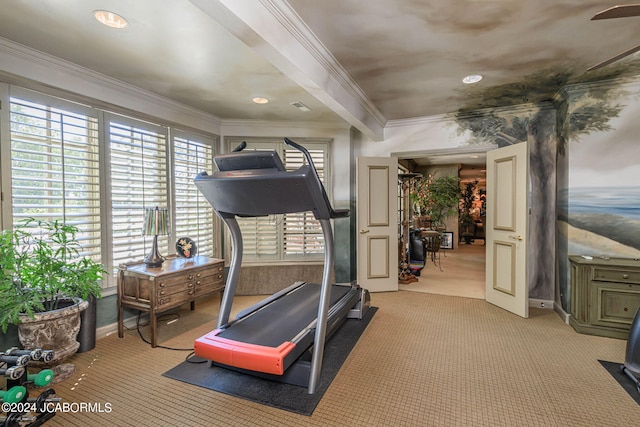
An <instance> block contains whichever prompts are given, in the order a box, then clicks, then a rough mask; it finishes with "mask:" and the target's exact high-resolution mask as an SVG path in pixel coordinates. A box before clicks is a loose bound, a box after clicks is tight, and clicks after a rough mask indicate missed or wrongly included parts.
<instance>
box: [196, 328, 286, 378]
mask: <svg viewBox="0 0 640 427" xmlns="http://www.w3.org/2000/svg"><path fill="white" fill-rule="evenodd" d="M220 332H222V330H221V329H215V330H213V331H211V332H209V333H208V334H206V335H203V336H201V337H200V338H198V339H196V341H195V343H194V346H193V351H194V353H195V355H196V356H199V357H202V358H204V359H208V360H211V361H214V362H217V363H222V364H224V365H229V366H233V367H236V368H241V369H248V370H250V371H257V372H264V373H266V374H274V375H282V374H284V358H285V357H286V356H287V355H288V354H289V353H290V352H291V350H293V349H294V348H295V346H296V345H295V344H294V343H292V342H289V341H286V342H283V343H282V344H280V345H279V346H278V347H267V346H263V345H257V344H248V343H244V342H240V341H234V340H230V339H227V338H222V337H219V336H218V334H219V333H220Z"/></svg>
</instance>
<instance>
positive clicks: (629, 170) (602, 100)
mask: <svg viewBox="0 0 640 427" xmlns="http://www.w3.org/2000/svg"><path fill="white" fill-rule="evenodd" d="M639 97H640V82H639V81H632V82H629V81H612V82H609V83H608V84H606V85H602V84H600V85H576V86H572V87H570V88H567V91H566V93H565V94H564V97H563V105H562V107H561V108H563V109H564V110H566V114H565V116H566V119H565V120H564V121H563V122H561V126H560V127H559V138H558V141H559V144H560V145H559V148H558V172H559V175H560V178H559V180H558V220H557V224H558V226H557V229H558V240H559V244H558V252H559V257H558V258H559V268H558V269H559V272H558V273H559V274H558V280H559V296H560V299H561V302H562V307H563V309H564V310H565V311H566V312H570V309H571V307H570V293H571V286H570V284H571V283H570V282H571V277H570V266H569V262H568V256H569V255H588V256H593V257H601V256H604V257H624V258H640V208H639V207H638V206H639V205H638V200H639V199H640V164H639V162H638V159H640V145H639V144H638V141H637V135H639V134H640V121H638V117H639V116H640V103H639V102H638V99H639Z"/></svg>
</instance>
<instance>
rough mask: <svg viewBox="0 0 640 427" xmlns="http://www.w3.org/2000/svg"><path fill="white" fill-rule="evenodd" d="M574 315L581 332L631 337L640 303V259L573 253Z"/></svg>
mask: <svg viewBox="0 0 640 427" xmlns="http://www.w3.org/2000/svg"><path fill="white" fill-rule="evenodd" d="M569 261H570V262H571V316H570V317H569V324H570V325H571V326H573V328H574V329H575V330H576V331H577V332H580V333H584V334H590V335H601V336H605V337H610V338H621V339H627V337H628V336H629V329H630V328H631V322H632V321H633V318H634V316H635V314H636V311H637V310H638V307H640V260H637V259H632V258H599V257H593V258H592V259H585V258H583V257H581V256H570V257H569Z"/></svg>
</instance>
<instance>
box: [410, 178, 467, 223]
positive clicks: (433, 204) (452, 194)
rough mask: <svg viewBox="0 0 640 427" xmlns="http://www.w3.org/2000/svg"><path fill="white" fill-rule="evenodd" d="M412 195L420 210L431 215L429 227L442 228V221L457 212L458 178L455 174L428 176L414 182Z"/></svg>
mask: <svg viewBox="0 0 640 427" xmlns="http://www.w3.org/2000/svg"><path fill="white" fill-rule="evenodd" d="M412 196H413V199H414V202H415V203H416V204H417V205H418V206H419V209H420V211H421V212H424V213H426V214H427V215H429V216H430V217H431V227H432V228H434V229H437V228H444V226H445V224H444V221H445V220H446V219H447V218H448V217H450V216H452V215H454V214H455V213H456V212H457V209H458V203H459V201H460V196H461V192H460V180H459V178H458V177H455V176H441V177H438V178H435V179H434V178H433V177H431V176H429V177H428V178H426V179H425V178H423V179H421V180H419V181H418V182H417V183H416V185H415V188H414V192H413V194H412Z"/></svg>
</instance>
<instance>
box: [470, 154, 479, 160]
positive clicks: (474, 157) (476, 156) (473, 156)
mask: <svg viewBox="0 0 640 427" xmlns="http://www.w3.org/2000/svg"><path fill="white" fill-rule="evenodd" d="M469 157H471V158H472V159H479V158H480V156H478V155H477V154H472V155H470V156H469Z"/></svg>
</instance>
